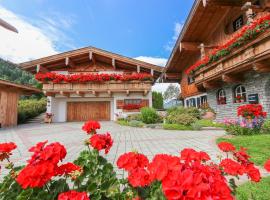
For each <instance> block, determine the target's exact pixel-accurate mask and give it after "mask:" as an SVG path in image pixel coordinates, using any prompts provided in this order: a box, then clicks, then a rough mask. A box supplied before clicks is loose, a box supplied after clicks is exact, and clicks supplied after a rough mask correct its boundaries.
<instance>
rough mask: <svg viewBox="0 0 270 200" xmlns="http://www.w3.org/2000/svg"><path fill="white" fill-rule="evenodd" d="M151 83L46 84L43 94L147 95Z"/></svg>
mask: <svg viewBox="0 0 270 200" xmlns="http://www.w3.org/2000/svg"><path fill="white" fill-rule="evenodd" d="M151 87H152V82H151V81H145V82H142V81H130V82H121V81H110V82H106V83H44V84H43V92H44V94H45V95H46V96H55V95H56V94H60V95H63V96H70V94H77V95H79V96H83V95H85V94H93V95H95V96H96V95H97V94H99V93H107V94H110V95H112V94H113V93H126V94H127V95H129V94H130V93H138V92H140V93H143V94H144V95H147V94H148V92H150V91H151Z"/></svg>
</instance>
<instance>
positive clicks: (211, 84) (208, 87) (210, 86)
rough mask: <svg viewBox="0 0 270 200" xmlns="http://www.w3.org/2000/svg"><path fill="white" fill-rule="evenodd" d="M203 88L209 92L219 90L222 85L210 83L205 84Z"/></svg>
mask: <svg viewBox="0 0 270 200" xmlns="http://www.w3.org/2000/svg"><path fill="white" fill-rule="evenodd" d="M203 87H204V88H205V89H207V90H212V89H215V88H219V87H220V84H218V83H210V82H203Z"/></svg>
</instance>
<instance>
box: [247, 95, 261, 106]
mask: <svg viewBox="0 0 270 200" xmlns="http://www.w3.org/2000/svg"><path fill="white" fill-rule="evenodd" d="M248 102H249V103H250V104H258V103H259V95H258V94H249V95H248Z"/></svg>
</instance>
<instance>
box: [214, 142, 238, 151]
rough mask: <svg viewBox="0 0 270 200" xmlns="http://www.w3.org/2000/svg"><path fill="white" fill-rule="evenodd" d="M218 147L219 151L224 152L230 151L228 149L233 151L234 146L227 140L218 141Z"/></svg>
mask: <svg viewBox="0 0 270 200" xmlns="http://www.w3.org/2000/svg"><path fill="white" fill-rule="evenodd" d="M218 147H219V149H220V150H221V151H224V152H230V151H234V150H235V146H233V145H232V144H231V143H229V142H220V143H219V144H218Z"/></svg>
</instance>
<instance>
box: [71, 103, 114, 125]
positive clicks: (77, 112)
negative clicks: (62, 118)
mask: <svg viewBox="0 0 270 200" xmlns="http://www.w3.org/2000/svg"><path fill="white" fill-rule="evenodd" d="M110 116H111V112H110V102H108V101H91V102H68V103H67V121H68V122H72V121H88V120H96V121H109V120H110Z"/></svg>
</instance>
